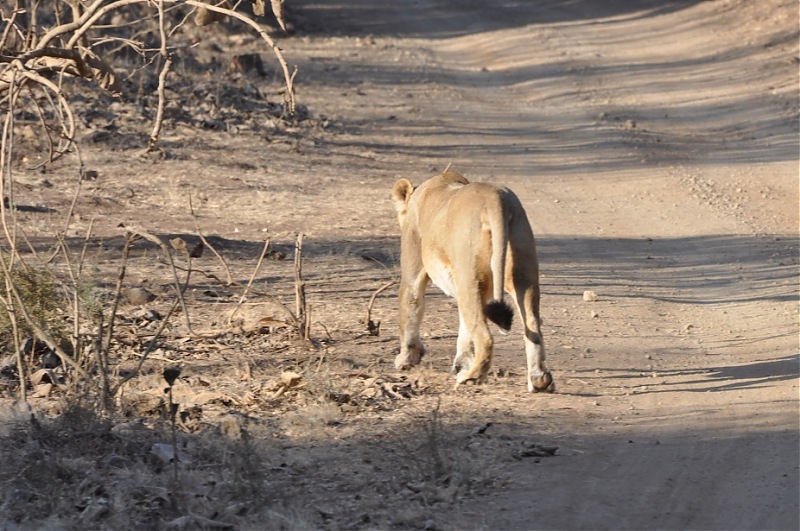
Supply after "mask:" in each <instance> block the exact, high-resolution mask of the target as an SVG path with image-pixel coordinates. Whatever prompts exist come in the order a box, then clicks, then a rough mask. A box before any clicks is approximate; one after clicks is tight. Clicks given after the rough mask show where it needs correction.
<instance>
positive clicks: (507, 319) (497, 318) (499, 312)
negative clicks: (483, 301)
mask: <svg viewBox="0 0 800 531" xmlns="http://www.w3.org/2000/svg"><path fill="white" fill-rule="evenodd" d="M486 317H487V319H489V320H490V321H491V322H493V323H494V324H496V325H497V326H499V327H500V328H502V329H503V330H509V329H510V328H511V322H512V321H513V320H514V310H512V309H511V306H509V305H508V303H507V302H505V301H497V300H495V301H491V302H490V303H489V304H487V305H486Z"/></svg>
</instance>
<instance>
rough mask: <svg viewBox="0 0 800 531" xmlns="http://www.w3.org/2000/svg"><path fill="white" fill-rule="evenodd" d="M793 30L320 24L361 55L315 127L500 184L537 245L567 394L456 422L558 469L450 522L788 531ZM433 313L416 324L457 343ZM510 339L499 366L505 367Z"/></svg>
mask: <svg viewBox="0 0 800 531" xmlns="http://www.w3.org/2000/svg"><path fill="white" fill-rule="evenodd" d="M311 7H312V6H309V9H308V11H310V12H311V14H308V16H309V17H313V13H314V11H313V9H311ZM301 11H303V10H302V9H301ZM795 11H796V10H794V9H793V7H792V6H790V5H789V4H788V3H781V2H772V3H771V4H770V7H769V8H765V7H763V6H759V7H755V6H747V5H745V4H744V3H741V2H697V3H695V2H689V3H670V2H667V3H665V2H634V3H631V2H604V3H602V4H599V3H591V2H537V3H535V4H532V5H530V6H526V5H520V4H519V3H510V2H509V3H505V2H491V3H486V2H467V3H464V2H449V3H448V2H446V1H428V2H414V3H405V4H401V5H398V6H396V7H395V8H394V10H393V11H391V12H390V13H387V12H386V11H385V10H384V9H383V8H381V9H377V8H371V7H370V4H369V3H363V4H359V3H356V4H355V5H352V6H350V8H348V9H345V10H343V11H341V12H339V11H336V10H334V11H333V12H327V17H326V18H325V19H324V20H323V19H322V18H319V19H314V20H315V21H317V23H319V24H324V28H325V29H328V30H329V31H330V33H334V34H341V35H342V37H331V38H329V39H328V41H329V42H335V43H342V44H344V43H349V44H352V43H353V38H354V37H355V38H359V39H360V40H359V42H360V43H362V45H361V46H360V47H359V48H356V51H355V52H354V53H353V54H351V56H350V57H348V59H347V60H346V61H345V65H342V67H341V69H340V70H339V72H341V78H338V77H337V79H341V82H342V83H343V84H344V86H343V87H342V89H341V92H342V93H344V92H347V94H346V95H345V94H340V95H341V101H340V102H339V105H335V106H334V105H331V106H330V107H328V108H330V109H331V111H330V112H331V113H336V114H339V115H341V116H342V117H352V116H353V115H356V116H363V120H364V125H363V129H361V130H360V131H358V134H359V136H358V137H357V138H353V141H354V142H355V143H356V144H360V145H362V146H363V147H364V150H365V151H366V155H365V156H368V157H369V158H370V159H371V160H372V161H374V163H375V164H376V165H379V166H381V169H384V168H386V167H387V166H388V172H389V173H390V174H392V173H394V174H395V175H397V176H405V177H411V178H416V179H417V180H422V179H424V178H426V177H427V176H428V175H429V174H431V173H432V172H433V170H434V169H435V168H438V169H441V168H442V167H443V166H444V165H445V164H446V163H448V162H453V163H454V164H455V167H456V169H458V170H459V171H462V172H463V173H465V174H466V175H468V176H469V177H471V178H475V179H482V180H491V181H496V182H502V183H504V184H508V185H510V186H511V187H512V188H514V189H515V190H516V191H517V193H518V194H519V195H520V197H521V198H522V201H523V203H524V204H525V205H526V207H527V208H528V210H529V214H530V216H531V218H532V219H533V223H534V227H535V230H536V232H537V234H538V238H539V245H540V254H541V261H542V264H543V266H542V269H543V271H544V293H545V299H544V308H545V310H544V315H545V333H547V339H548V346H549V353H550V360H551V364H552V367H553V368H554V369H555V371H556V374H557V377H558V383H559V386H560V387H559V394H557V395H555V396H552V397H547V396H544V397H543V396H525V395H524V393H522V388H521V383H520V386H519V388H518V390H517V391H516V395H517V396H516V398H515V400H513V402H510V403H509V402H505V401H503V402H500V404H502V405H500V406H499V407H498V404H496V403H494V402H493V399H496V398H497V393H496V392H494V391H492V390H489V392H487V393H483V394H481V395H477V396H476V397H475V398H474V399H471V400H468V401H461V402H459V403H462V404H463V407H464V408H473V409H474V410H475V412H476V413H475V414H476V415H477V416H478V417H481V418H484V417H485V418H488V419H492V420H494V421H495V422H498V419H502V418H503V415H512V416H513V417H515V418H516V419H517V421H518V422H519V423H520V424H521V425H520V426H517V427H518V428H519V429H520V430H524V429H528V430H531V431H533V432H534V433H541V434H546V435H547V436H548V437H550V438H552V439H555V440H558V441H563V450H562V455H563V457H561V458H559V459H554V460H547V461H546V462H542V463H540V464H534V463H532V462H530V461H523V462H511V463H509V464H506V465H504V472H505V473H507V474H508V475H509V476H510V477H511V478H513V479H512V481H511V482H510V484H509V485H508V486H507V487H505V488H503V489H501V490H499V491H498V492H497V493H496V494H495V495H493V496H488V497H487V498H485V499H483V500H481V502H480V503H472V502H471V503H469V505H468V506H465V507H463V508H461V509H459V510H458V511H457V512H458V514H459V515H460V516H461V517H462V518H464V519H463V520H458V522H459V523H458V524H457V526H467V527H472V526H473V525H474V526H475V527H484V528H501V529H502V528H517V529H523V528H793V527H796V526H797V523H798V505H797V500H798V409H797V398H798V390H797V374H798V358H797V352H798V342H797V341H798V338H797V330H798V329H797V312H796V310H797V304H796V301H797V253H798V247H797V243H798V242H797V229H798V217H797V214H798V208H797V204H798V202H797V192H798V170H797V163H798V144H797V64H796V59H795V57H796V54H797V14H796V13H795ZM364 22H368V23H364ZM312 35H313V33H312ZM312 42H314V40H313V39H312ZM376 49H377V50H376ZM373 50H376V51H373ZM340 51H341V50H339V49H336V51H335V52H334V53H332V54H331V56H330V59H329V60H330V61H331V62H336V61H339V60H340V59H341V54H340V53H339V52H340ZM347 61H352V64H351V65H348V64H347ZM315 74H316V72H314V73H313V74H312V75H311V77H312V80H315V79H316V77H317V76H316V75H315ZM328 105H330V103H329V104H328ZM381 173H383V172H381ZM388 182H389V181H388V180H387V181H386V183H387V184H388ZM384 188H385V187H384ZM375 193H376V196H377V197H379V192H375ZM377 197H376V199H377ZM364 215H365V216H367V215H368V214H364ZM370 217H371V216H370ZM386 230H387V231H388V230H390V229H389V228H387V229H386ZM583 290H594V291H596V292H597V293H598V295H599V300H598V301H597V302H595V303H585V302H583V301H582V299H581V294H582V292H583ZM443 306H444V307H442V305H436V304H432V305H431V309H430V310H429V322H430V321H431V320H432V321H433V322H436V319H443V320H446V322H447V323H448V324H449V330H455V329H456V328H457V326H454V323H455V316H454V312H453V310H452V308H451V307H449V306H448V305H446V304H445V305H443ZM592 315H595V316H596V317H592ZM440 316H441V317H440ZM518 342H519V341H518V338H516V337H509V338H507V340H504V341H503V342H502V343H500V345H501V346H500V349H499V354H498V356H497V358H498V364H500V365H501V366H512V367H516V366H517V365H519V364H520V360H519V357H520V354H519V345H517V343H518ZM451 343H453V337H452V335H449V336H448V337H447V338H446V341H437V342H436V343H435V345H436V347H438V348H439V349H440V350H443V351H444V352H442V353H441V354H439V353H437V354H438V355H444V356H446V355H447V354H448V352H449V350H451V348H452V345H451ZM518 379H520V382H521V378H518ZM502 392H503V393H508V390H507V389H505V390H503V391H502ZM498 409H499V410H498ZM490 412H493V413H490ZM500 423H502V421H500Z"/></svg>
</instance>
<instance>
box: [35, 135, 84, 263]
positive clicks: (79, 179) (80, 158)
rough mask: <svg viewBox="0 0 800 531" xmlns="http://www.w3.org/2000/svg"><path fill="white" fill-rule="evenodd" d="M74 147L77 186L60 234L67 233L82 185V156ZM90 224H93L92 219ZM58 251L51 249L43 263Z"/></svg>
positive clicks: (51, 259)
mask: <svg viewBox="0 0 800 531" xmlns="http://www.w3.org/2000/svg"><path fill="white" fill-rule="evenodd" d="M75 148H76V149H77V151H78V186H77V187H76V188H75V193H74V194H73V195H72V201H71V202H70V204H69V210H67V216H66V218H64V229H63V232H62V234H67V231H69V224H70V221H72V215H73V214H74V213H75V205H76V204H77V203H78V197H79V196H80V193H81V188H82V186H83V157H82V156H81V154H80V149H78V146H77V144H76V145H75ZM92 224H94V220H92ZM87 239H88V234H87ZM60 251H61V248H60V247H56V250H55V251H53V254H52V255H51V256H50V258H48V260H47V262H45V263H46V264H50V263H52V262H53V260H55V258H56V256H58V253H59V252H60ZM63 251H64V252H65V253H66V252H67V249H66V247H65V248H64V250H63Z"/></svg>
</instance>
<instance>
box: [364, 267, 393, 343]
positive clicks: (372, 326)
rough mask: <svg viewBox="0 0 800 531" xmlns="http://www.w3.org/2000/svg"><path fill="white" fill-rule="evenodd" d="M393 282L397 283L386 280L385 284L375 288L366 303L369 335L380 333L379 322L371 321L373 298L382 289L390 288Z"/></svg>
mask: <svg viewBox="0 0 800 531" xmlns="http://www.w3.org/2000/svg"><path fill="white" fill-rule="evenodd" d="M395 284H397V281H396V280H390V281H389V282H387V283H386V284H384V285H382V286H381V287H379V288H378V289H377V290H375V293H373V294H372V297H370V298H369V304H368V305H367V320H366V324H367V332H369V335H371V336H379V335H381V322H380V321H378V322H377V323H375V322H373V321H372V306H373V305H374V304H375V299H376V298H377V297H378V295H380V294H381V293H382V292H383V291H385V290H387V289H389V288H391V287H392V286H394V285H395Z"/></svg>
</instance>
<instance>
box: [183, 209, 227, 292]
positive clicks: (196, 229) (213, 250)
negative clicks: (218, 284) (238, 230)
mask: <svg viewBox="0 0 800 531" xmlns="http://www.w3.org/2000/svg"><path fill="white" fill-rule="evenodd" d="M189 211H190V212H191V213H192V220H194V228H195V231H197V235H198V236H200V241H201V242H203V245H205V246H206V247H208V248H209V249H211V252H212V253H214V256H216V257H217V259H218V260H219V261H220V263H222V267H223V268H224V269H225V274H226V275H227V276H228V284H227V285H228V286H232V285H233V284H234V281H233V275H231V270H230V268H229V267H228V263H227V262H225V259H224V258H222V255H221V254H219V253H218V252H217V250H216V249H214V246H213V245H211V244H210V243H209V242H208V240H206V237H205V236H203V233H202V232H201V231H200V225H199V224H198V223H197V214H195V212H194V206H193V205H192V196H191V195H189ZM204 274H205V273H204ZM206 276H208V275H206Z"/></svg>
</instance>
